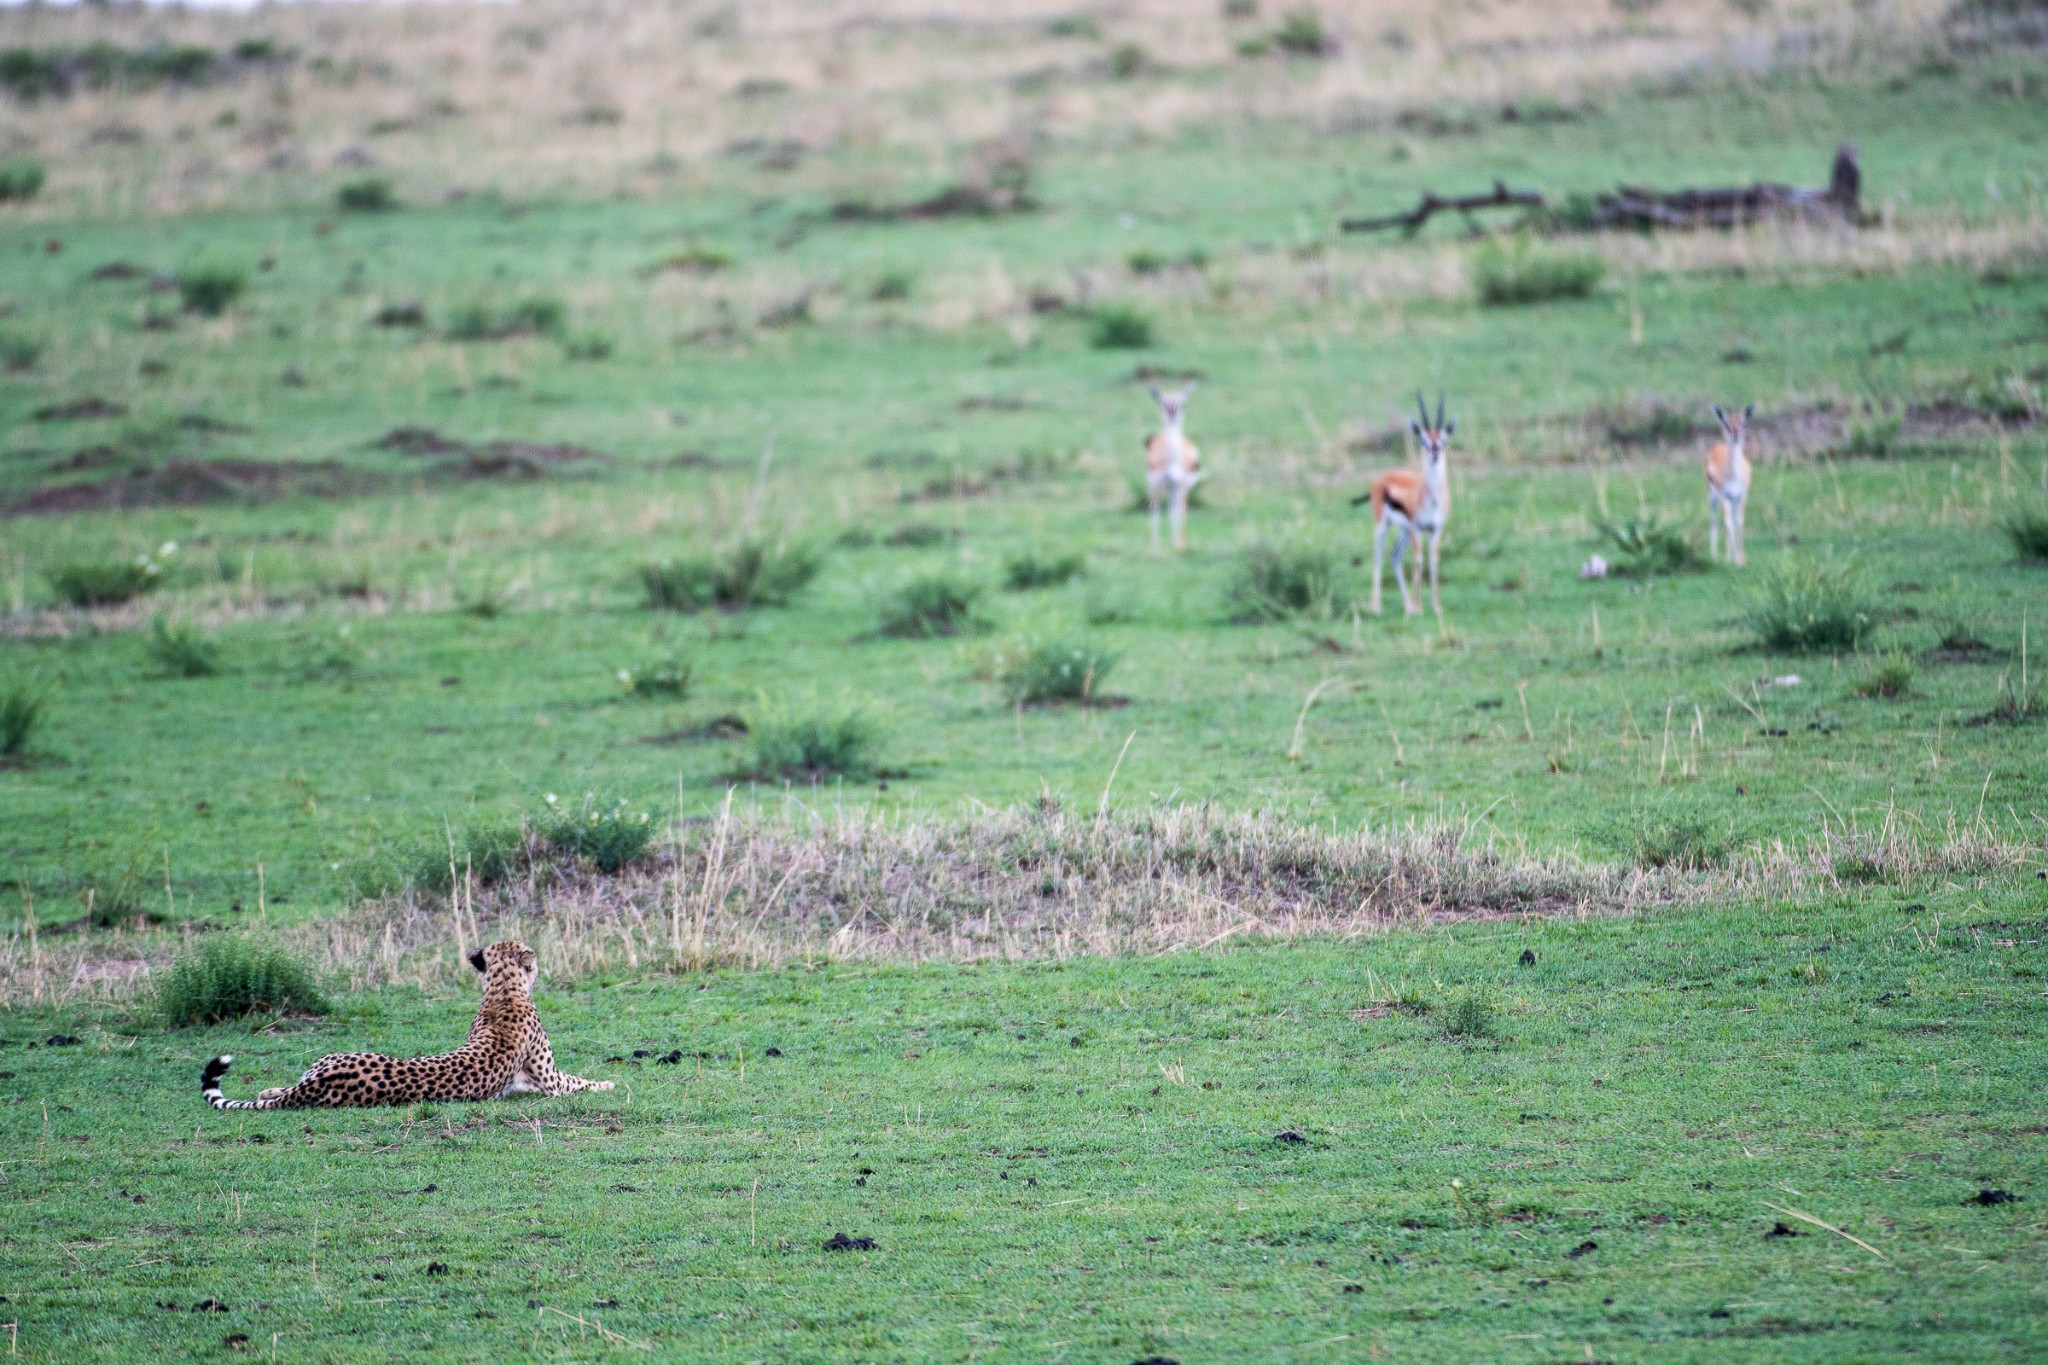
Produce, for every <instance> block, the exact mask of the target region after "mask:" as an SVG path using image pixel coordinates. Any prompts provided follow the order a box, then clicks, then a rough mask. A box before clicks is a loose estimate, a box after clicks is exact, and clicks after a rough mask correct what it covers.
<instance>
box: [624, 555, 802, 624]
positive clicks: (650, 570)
mask: <svg viewBox="0 0 2048 1365" xmlns="http://www.w3.org/2000/svg"><path fill="white" fill-rule="evenodd" d="M820 564H821V561H820V560H819V558H818V555H817V552H816V551H814V550H812V549H810V548H809V547H807V546H802V545H792V546H788V547H785V548H782V549H777V550H773V551H771V550H770V549H769V548H768V546H767V545H765V544H764V543H762V542H761V541H758V540H744V541H741V542H740V543H739V544H737V545H735V546H733V547H732V548H731V549H728V550H725V551H722V552H720V553H717V554H710V555H698V556H694V557H692V558H689V559H678V560H670V561H668V562H666V563H660V564H649V565H647V566H646V567H644V568H643V569H642V570H641V571H640V578H641V582H642V583H643V584H644V585H645V587H646V589H647V604H648V605H649V606H650V607H653V608H655V609H656V610H660V611H702V610H703V609H704V608H706V607H719V608H722V609H724V610H726V611H744V610H746V609H747V608H749V607H779V606H783V605H785V604H786V603H787V602H788V601H789V599H790V598H791V597H794V596H795V595H796V594H797V592H798V591H799V590H800V589H802V588H803V587H804V585H805V584H807V583H809V582H810V581H811V580H812V579H813V578H816V577H817V576H818V569H819V567H820Z"/></svg>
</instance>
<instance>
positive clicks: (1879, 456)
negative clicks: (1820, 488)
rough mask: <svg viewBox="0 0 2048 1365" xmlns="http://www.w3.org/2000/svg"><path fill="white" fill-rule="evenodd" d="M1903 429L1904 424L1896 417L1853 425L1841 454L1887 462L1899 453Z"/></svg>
mask: <svg viewBox="0 0 2048 1365" xmlns="http://www.w3.org/2000/svg"><path fill="white" fill-rule="evenodd" d="M1905 429H1906V424H1905V423H1904V422H1903V421H1901V420H1900V419H1899V418H1897V417H1876V418H1872V419H1871V420H1870V421H1868V422H1856V423H1853V424H1851V425H1850V427H1849V439H1848V440H1847V441H1845V442H1843V444H1842V453H1843V454H1844V455H1848V456H1852V457H1854V458H1856V459H1860V460H1888V459H1890V458H1891V457H1892V456H1894V455H1896V454H1898V453H1899V438H1900V436H1901V435H1902V434H1903V433H1904V432H1905Z"/></svg>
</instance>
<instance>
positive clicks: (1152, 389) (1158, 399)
mask: <svg viewBox="0 0 2048 1365" xmlns="http://www.w3.org/2000/svg"><path fill="white" fill-rule="evenodd" d="M1145 392H1147V393H1149V394H1151V395H1152V401H1153V402H1155V403H1160V404H1164V403H1165V402H1166V395H1165V394H1163V393H1161V392H1160V391H1159V386H1158V385H1157V384H1147V385H1146V386H1145Z"/></svg>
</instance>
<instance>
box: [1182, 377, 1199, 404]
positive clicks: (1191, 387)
mask: <svg viewBox="0 0 2048 1365" xmlns="http://www.w3.org/2000/svg"><path fill="white" fill-rule="evenodd" d="M1200 382H1201V381H1200V380H1198V379H1190V380H1189V381H1188V386H1187V387H1186V388H1184V389H1182V390H1181V391H1180V401H1181V402H1183V403H1185V402H1187V401H1188V399H1190V398H1193V397H1194V396H1195V385H1196V384H1198V383H1200Z"/></svg>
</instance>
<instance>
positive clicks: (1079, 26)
mask: <svg viewBox="0 0 2048 1365" xmlns="http://www.w3.org/2000/svg"><path fill="white" fill-rule="evenodd" d="M1045 32H1046V36H1047V37H1050V38H1100V37H1101V36H1102V26H1101V25H1099V24H1097V23H1096V22H1095V21H1094V20H1093V19H1091V18H1089V17H1088V16H1087V15H1085V14H1063V15H1061V16H1059V17H1058V18H1057V19H1054V20H1052V21H1051V22H1050V23H1048V24H1046V26H1045Z"/></svg>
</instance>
